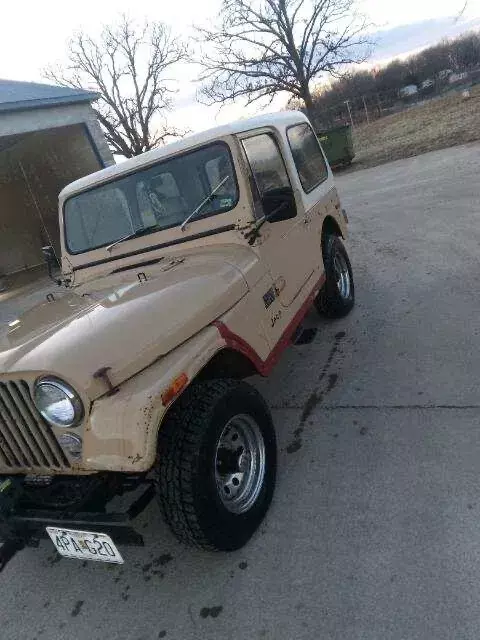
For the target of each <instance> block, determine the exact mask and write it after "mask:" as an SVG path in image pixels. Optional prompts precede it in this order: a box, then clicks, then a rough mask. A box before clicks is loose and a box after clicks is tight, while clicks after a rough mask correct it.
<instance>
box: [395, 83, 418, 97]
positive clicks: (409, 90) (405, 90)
mask: <svg viewBox="0 0 480 640" xmlns="http://www.w3.org/2000/svg"><path fill="white" fill-rule="evenodd" d="M399 93H400V97H401V98H408V97H409V96H414V95H415V94H416V93H418V87H417V85H416V84H407V85H406V86H405V87H402V88H401V89H400V91H399Z"/></svg>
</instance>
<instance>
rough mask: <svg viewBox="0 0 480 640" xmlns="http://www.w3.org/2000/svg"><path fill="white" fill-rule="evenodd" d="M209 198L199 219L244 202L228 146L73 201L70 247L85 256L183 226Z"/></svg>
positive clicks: (67, 212) (67, 210) (68, 207)
mask: <svg viewBox="0 0 480 640" xmlns="http://www.w3.org/2000/svg"><path fill="white" fill-rule="evenodd" d="M219 184H220V185H221V186H220V187H218V185H219ZM217 187H218V188H217ZM212 191H215V192H214V193H213V195H211V194H212ZM209 196H210V197H209ZM205 200H206V202H205V203H204V204H203V206H202V207H201V210H199V211H198V212H197V213H196V214H195V220H197V219H200V218H205V217H207V216H211V215H215V214H218V213H224V212H226V211H229V210H230V209H233V207H235V205H236V204H237V201H238V186H237V181H236V177H235V170H234V167H233V162H232V158H231V154H230V150H229V148H228V145H226V144H225V143H223V142H215V143H214V144H210V145H208V146H206V147H202V148H200V149H196V150H195V151H191V152H189V153H186V154H183V155H181V156H177V157H174V158H171V159H169V160H165V161H163V162H161V163H159V164H156V165H155V166H153V167H148V168H147V169H143V170H141V171H137V172H135V173H133V174H131V175H129V176H126V177H124V178H119V179H118V180H114V181H112V182H109V183H108V184H104V185H102V186H100V187H96V188H94V189H91V190H90V191H86V192H84V193H81V194H79V195H77V196H73V197H72V198H70V199H69V200H67V202H66V203H65V207H64V220H65V241H66V246H67V249H68V251H69V253H71V254H77V253H84V252H85V251H90V250H92V249H98V248H100V247H105V246H109V245H111V244H112V243H114V242H116V241H118V240H122V239H124V238H126V237H128V236H129V235H131V234H135V233H137V232H140V233H141V232H143V231H146V232H147V233H148V231H149V230H150V231H151V232H154V231H161V230H163V229H169V228H171V227H176V226H179V225H181V224H182V223H183V222H184V221H185V220H186V219H187V218H188V217H189V216H190V215H191V214H192V212H194V211H195V209H196V208H198V206H199V204H200V203H202V202H203V201H205Z"/></svg>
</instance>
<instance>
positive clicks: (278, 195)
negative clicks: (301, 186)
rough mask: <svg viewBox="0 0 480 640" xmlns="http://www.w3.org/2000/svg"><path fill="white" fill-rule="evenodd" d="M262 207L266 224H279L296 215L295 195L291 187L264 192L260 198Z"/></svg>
mask: <svg viewBox="0 0 480 640" xmlns="http://www.w3.org/2000/svg"><path fill="white" fill-rule="evenodd" d="M262 205H263V210H264V212H265V218H266V219H267V220H268V222H281V221H282V220H289V219H290V218H294V217H295V216H296V215H297V205H296V204H295V195H294V193H293V189H292V188H291V187H279V188H278V189H270V191H266V192H265V193H264V194H263V196H262Z"/></svg>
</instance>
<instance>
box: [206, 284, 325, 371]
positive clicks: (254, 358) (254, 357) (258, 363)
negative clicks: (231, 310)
mask: <svg viewBox="0 0 480 640" xmlns="http://www.w3.org/2000/svg"><path fill="white" fill-rule="evenodd" d="M324 283H325V274H323V275H322V277H321V278H320V280H319V281H318V282H317V284H316V285H315V287H314V288H313V289H312V291H311V293H310V295H309V296H308V297H307V298H306V300H305V302H304V303H303V304H302V306H301V307H300V309H299V310H298V311H297V313H296V314H295V316H294V317H293V318H292V320H291V322H290V323H289V324H288V325H287V326H286V327H285V330H284V332H283V333H282V335H281V336H280V339H279V340H278V342H277V344H276V345H275V346H274V347H273V349H272V351H271V352H270V354H269V355H268V357H267V359H266V360H262V359H261V358H260V356H259V355H258V353H257V352H256V351H255V349H254V348H253V347H252V346H251V345H250V344H249V343H248V342H247V341H246V340H244V339H243V338H242V337H241V336H239V335H237V334H236V333H233V331H230V329H229V328H228V327H227V325H226V324H225V323H223V322H222V321H221V320H216V321H215V322H214V323H213V324H214V325H215V326H216V327H217V329H218V331H219V333H220V335H221V336H222V338H223V339H224V340H225V342H226V343H227V345H228V346H229V347H230V348H231V349H235V351H239V352H240V353H242V354H243V355H244V356H246V357H247V358H248V359H249V360H251V362H252V363H253V365H254V366H255V368H256V369H257V371H258V373H260V374H261V375H262V376H267V375H268V374H269V373H270V371H271V370H272V369H273V367H274V366H275V364H276V363H277V361H278V359H279V358H280V355H281V354H282V352H283V351H284V349H285V348H286V347H287V346H288V344H289V342H290V338H291V337H292V335H293V334H294V333H295V330H296V329H297V327H298V325H299V324H300V323H301V321H302V320H303V318H304V317H305V316H306V314H307V313H308V310H309V309H310V307H311V306H312V303H313V301H314V299H315V297H316V294H317V291H319V290H320V289H321V288H322V286H323V285H324Z"/></svg>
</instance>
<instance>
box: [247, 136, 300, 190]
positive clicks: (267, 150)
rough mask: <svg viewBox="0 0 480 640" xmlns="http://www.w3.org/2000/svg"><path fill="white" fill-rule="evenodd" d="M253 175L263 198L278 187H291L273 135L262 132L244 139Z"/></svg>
mask: <svg viewBox="0 0 480 640" xmlns="http://www.w3.org/2000/svg"><path fill="white" fill-rule="evenodd" d="M243 148H244V149H245V153H246V155H247V159H248V162H249V164H250V168H251V169H252V173H253V177H254V179H255V183H256V185H257V188H258V191H259V193H260V198H262V197H263V196H264V195H265V194H266V193H268V192H271V191H277V190H278V189H285V188H288V189H291V185H290V180H289V178H288V174H287V170H286V168H285V163H284V161H283V157H282V154H281V153H280V150H279V148H278V146H277V143H276V142H275V140H274V138H273V136H271V135H270V134H268V133H262V134H260V135H258V136H252V137H251V138H246V139H245V140H243Z"/></svg>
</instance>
